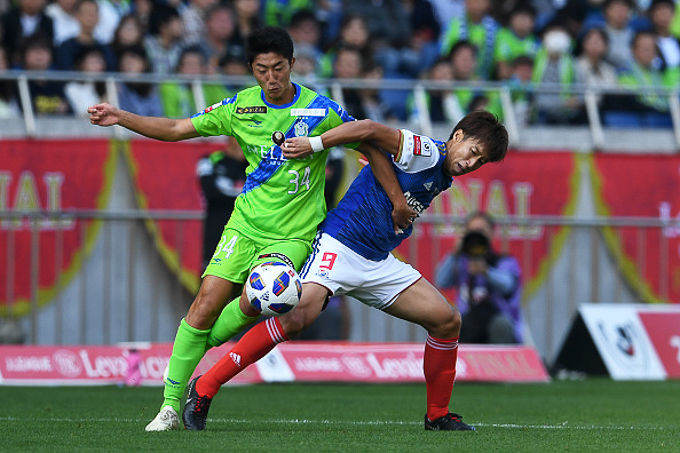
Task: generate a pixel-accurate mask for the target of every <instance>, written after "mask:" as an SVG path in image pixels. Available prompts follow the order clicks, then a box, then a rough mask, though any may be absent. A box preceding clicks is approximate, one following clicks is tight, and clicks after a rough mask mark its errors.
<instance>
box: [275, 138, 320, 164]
mask: <svg viewBox="0 0 680 453" xmlns="http://www.w3.org/2000/svg"><path fill="white" fill-rule="evenodd" d="M281 151H282V152H283V155H284V156H286V158H287V159H301V158H303V157H307V156H310V155H311V154H312V153H313V152H314V151H313V150H312V145H310V143H309V137H293V138H289V139H287V140H286V141H285V142H284V143H283V146H281Z"/></svg>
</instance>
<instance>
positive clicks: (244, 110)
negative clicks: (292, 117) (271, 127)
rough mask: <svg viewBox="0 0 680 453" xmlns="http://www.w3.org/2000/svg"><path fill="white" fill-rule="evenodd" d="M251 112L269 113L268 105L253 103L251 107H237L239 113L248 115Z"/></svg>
mask: <svg viewBox="0 0 680 453" xmlns="http://www.w3.org/2000/svg"><path fill="white" fill-rule="evenodd" d="M250 113H267V107H266V106H264V105H253V106H250V107H236V114H237V115H248V114H250Z"/></svg>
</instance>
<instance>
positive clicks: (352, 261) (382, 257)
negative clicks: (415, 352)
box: [183, 111, 508, 431]
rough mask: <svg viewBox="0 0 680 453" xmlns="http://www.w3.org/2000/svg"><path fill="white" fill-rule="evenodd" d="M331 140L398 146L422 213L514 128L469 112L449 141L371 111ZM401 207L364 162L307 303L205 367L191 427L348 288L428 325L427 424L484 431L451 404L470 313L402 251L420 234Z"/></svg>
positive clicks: (296, 152) (318, 255)
mask: <svg viewBox="0 0 680 453" xmlns="http://www.w3.org/2000/svg"><path fill="white" fill-rule="evenodd" d="M321 140H322V141H323V146H324V147H326V146H335V145H339V144H342V143H350V142H355V141H361V142H369V143H371V144H373V145H375V146H377V147H379V148H380V149H382V150H383V151H385V152H387V153H389V154H392V155H393V156H394V164H393V166H394V170H395V172H396V175H397V179H398V181H399V184H400V185H401V188H402V190H403V192H404V195H405V197H406V199H407V201H408V203H409V205H410V206H411V207H412V208H413V209H414V211H416V212H417V213H420V212H422V211H423V210H425V209H426V208H427V207H428V206H429V205H430V203H431V202H432V200H433V199H434V197H435V196H436V195H437V194H439V193H441V192H443V191H444V190H446V189H448V188H449V187H450V186H451V183H452V181H453V178H454V177H455V176H462V175H464V174H466V173H469V172H471V171H473V170H476V169H478V168H480V167H481V166H482V165H484V164H485V163H487V162H499V161H501V160H502V159H503V158H504V157H505V154H506V152H507V147H508V135H507V131H506V130H505V127H503V125H502V124H500V123H499V122H498V119H497V118H496V117H495V116H494V115H492V114H490V113H489V112H485V111H476V112H473V113H470V114H468V115H467V116H465V117H464V118H463V119H462V120H461V121H460V122H459V123H458V124H457V125H456V126H455V128H454V129H453V132H452V133H451V136H450V137H449V139H448V140H447V141H446V142H444V141H438V140H434V139H432V138H430V137H426V136H424V135H418V134H414V133H413V132H411V131H408V130H403V129H402V130H397V129H393V128H391V127H388V126H384V125H382V124H379V123H376V122H373V121H370V120H363V121H356V122H349V123H345V124H343V125H340V126H338V127H337V128H334V129H332V130H329V131H326V132H324V133H323V134H322V135H321ZM311 150H312V148H311V146H310V140H309V139H308V138H294V139H289V140H287V141H286V142H285V143H284V145H283V152H284V155H285V156H286V157H288V158H303V157H305V156H308V155H309V154H310V152H311ZM391 211H392V203H391V202H390V200H389V199H388V197H387V194H386V193H385V191H384V190H383V189H382V188H381V186H380V185H379V184H378V182H377V181H376V179H375V177H374V176H373V174H372V172H371V170H370V167H366V168H364V169H363V170H362V171H361V172H360V173H359V175H358V176H357V178H356V179H355V180H354V182H353V183H352V185H351V186H350V188H349V190H348V191H347V193H346V194H345V196H344V197H343V198H342V200H341V201H340V203H339V204H338V206H337V208H335V209H333V210H332V211H331V212H329V213H328V216H327V217H326V219H325V220H324V221H323V222H322V223H321V225H320V226H319V232H318V233H317V237H316V239H315V242H314V247H313V252H312V254H311V255H310V257H309V258H308V260H307V262H306V264H305V265H304V266H303V268H302V271H301V277H302V279H303V289H302V297H301V300H300V303H299V304H298V306H297V307H296V308H294V309H293V310H292V311H291V312H290V313H288V314H286V315H284V316H281V317H278V318H270V319H268V320H267V321H265V322H263V323H261V324H258V325H256V326H255V327H254V328H253V329H251V330H250V331H249V332H247V333H246V334H245V335H244V337H243V338H242V339H241V340H240V341H239V342H238V343H237V344H236V345H235V346H234V347H233V348H232V349H231V351H230V352H229V353H228V354H227V355H225V356H224V358H222V360H220V361H219V362H218V363H217V364H215V366H213V367H212V368H211V369H210V370H209V371H208V372H207V373H206V374H205V375H203V376H200V377H198V378H195V379H194V380H192V382H191V383H190V384H189V398H188V400H187V404H186V406H185V409H184V412H183V419H184V426H185V427H186V428H188V429H194V430H202V429H205V421H206V418H207V414H208V409H209V407H210V403H211V401H212V398H213V397H214V396H215V395H216V394H217V392H218V391H219V389H220V386H221V385H222V384H224V383H225V382H227V381H228V380H230V379H231V378H232V377H234V376H235V375H236V374H238V373H239V372H240V371H242V370H243V369H245V368H246V366H248V365H250V364H251V363H253V362H255V361H257V360H259V359H260V358H261V357H263V356H264V355H266V354H267V353H268V352H269V351H270V350H272V349H273V348H274V347H275V346H276V345H277V344H278V343H281V342H283V341H287V340H289V339H290V338H291V337H292V336H294V335H296V334H297V333H299V332H300V331H302V330H303V329H305V328H306V327H307V326H309V325H310V324H311V323H312V322H314V320H315V319H316V318H317V317H318V316H319V314H320V313H321V311H322V310H323V307H324V303H325V301H326V300H327V299H328V297H329V296H330V295H334V294H336V295H341V294H347V295H350V296H352V297H354V298H356V299H358V300H359V301H361V302H362V303H364V304H366V305H369V306H371V307H374V308H377V309H379V310H382V311H384V312H386V313H388V314H390V315H392V316H396V317H397V318H401V319H405V320H407V321H411V322H414V323H416V324H419V325H421V326H422V327H424V328H425V329H426V330H427V332H428V337H427V341H426V343H425V355H424V373H425V382H426V387H427V413H426V415H425V429H426V430H446V431H466V430H474V428H473V427H472V426H470V425H467V424H466V423H464V422H463V421H462V420H461V417H460V416H459V415H457V414H455V413H451V412H450V411H449V402H450V399H451V391H452V389H453V382H454V378H455V374H456V360H457V356H458V336H459V333H460V327H461V316H460V313H459V312H458V310H456V309H455V308H454V307H452V306H451V305H450V304H449V303H448V302H447V301H446V299H445V298H444V296H442V295H441V293H439V291H438V290H437V289H436V288H435V287H434V286H432V285H431V284H430V283H429V282H428V281H427V280H425V279H424V278H423V277H422V275H421V274H420V272H418V271H417V270H416V269H414V268H413V267H411V266H410V265H409V264H406V263H404V262H401V261H399V260H397V259H396V258H395V257H394V255H392V253H391V251H392V250H393V249H394V248H396V247H397V246H398V245H399V244H400V243H401V242H402V241H403V240H404V239H406V238H407V237H409V236H410V234H411V232H412V226H408V227H407V228H406V229H404V230H401V229H398V230H397V231H395V229H394V228H392V222H391V214H390V213H391Z"/></svg>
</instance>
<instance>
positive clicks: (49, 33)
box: [0, 0, 54, 66]
mask: <svg viewBox="0 0 680 453" xmlns="http://www.w3.org/2000/svg"><path fill="white" fill-rule="evenodd" d="M0 30H1V31H2V41H0V42H2V45H3V46H4V47H5V50H6V51H7V57H8V58H9V61H10V66H16V65H20V64H21V61H22V56H23V55H22V48H23V47H24V42H25V41H26V40H27V39H28V38H30V37H32V36H36V35H38V36H40V37H42V38H43V39H44V40H47V41H48V42H49V43H50V45H51V44H52V43H53V42H54V23H53V22H52V18H51V17H50V16H48V15H47V14H45V0H18V6H15V7H13V8H12V9H10V10H9V11H7V12H6V13H5V14H3V16H2V18H1V20H0ZM51 52H52V49H50V53H51Z"/></svg>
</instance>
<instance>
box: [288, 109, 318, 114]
mask: <svg viewBox="0 0 680 453" xmlns="http://www.w3.org/2000/svg"><path fill="white" fill-rule="evenodd" d="M290 116H326V109H290Z"/></svg>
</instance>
